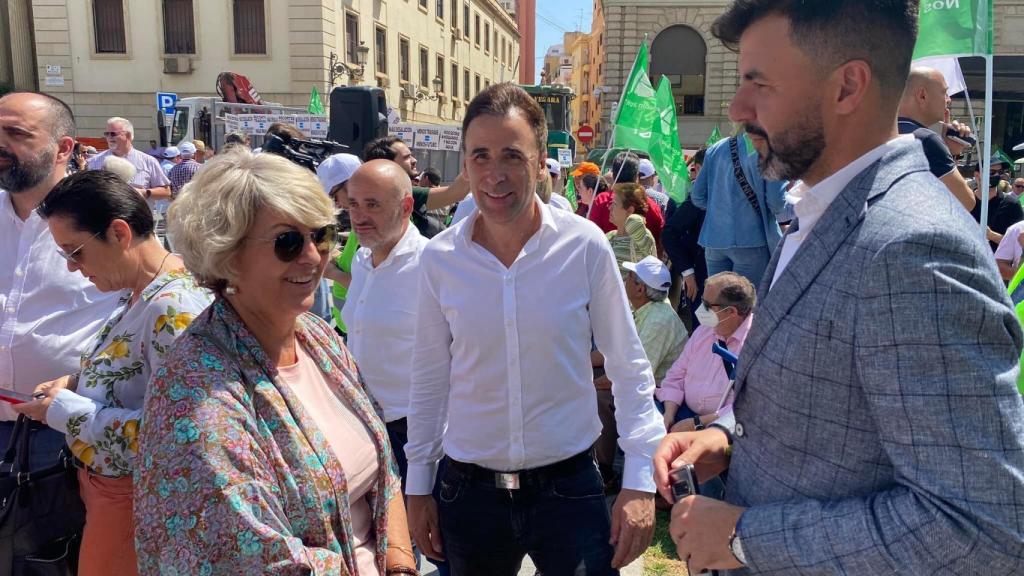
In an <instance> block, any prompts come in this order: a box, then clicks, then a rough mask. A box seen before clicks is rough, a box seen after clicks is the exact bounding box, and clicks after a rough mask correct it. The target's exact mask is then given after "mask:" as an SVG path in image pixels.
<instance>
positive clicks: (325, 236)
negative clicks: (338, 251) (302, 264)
mask: <svg viewBox="0 0 1024 576" xmlns="http://www.w3.org/2000/svg"><path fill="white" fill-rule="evenodd" d="M337 235H338V227H337V226H336V225H334V224H328V225H327V226H324V227H323V228H320V229H318V230H313V231H312V232H310V233H309V234H303V233H302V232H299V231H298V230H288V231H287V232H282V233H280V234H278V235H277V236H275V237H273V238H254V239H255V240H260V241H263V242H273V243H274V255H275V256H277V259H278V260H280V261H281V262H291V261H292V260H295V259H296V258H298V257H299V254H302V249H303V248H304V247H305V246H306V238H307V237H309V239H310V241H311V242H312V243H313V246H315V247H316V249H317V251H318V252H321V253H327V252H330V251H331V248H333V247H334V242H335V239H336V237H337Z"/></svg>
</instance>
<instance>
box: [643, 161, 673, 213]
mask: <svg viewBox="0 0 1024 576" xmlns="http://www.w3.org/2000/svg"><path fill="white" fill-rule="evenodd" d="M637 171H638V172H639V175H640V185H641V186H643V187H644V191H645V192H647V196H649V197H650V198H651V199H652V200H654V201H655V202H657V203H658V208H661V213H662V214H667V213H668V212H666V210H668V195H667V194H665V193H664V192H662V191H661V190H660V188H661V183H660V182H659V181H658V172H657V170H655V169H654V163H653V162H651V161H650V160H648V159H647V158H641V159H640V165H639V166H638V170H637Z"/></svg>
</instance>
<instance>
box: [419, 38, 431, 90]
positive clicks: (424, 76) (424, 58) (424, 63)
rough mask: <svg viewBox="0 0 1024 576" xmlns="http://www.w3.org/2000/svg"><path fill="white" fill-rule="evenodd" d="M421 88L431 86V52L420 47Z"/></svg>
mask: <svg viewBox="0 0 1024 576" xmlns="http://www.w3.org/2000/svg"><path fill="white" fill-rule="evenodd" d="M420 86H423V87H424V88H426V87H428V86H430V52H429V51H428V50H427V49H426V48H425V47H423V46H420Z"/></svg>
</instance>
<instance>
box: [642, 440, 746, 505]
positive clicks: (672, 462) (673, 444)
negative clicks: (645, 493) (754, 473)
mask: <svg viewBox="0 0 1024 576" xmlns="http://www.w3.org/2000/svg"><path fill="white" fill-rule="evenodd" d="M728 448H729V438H728V437H727V436H726V435H725V432H724V431H723V430H721V429H719V428H708V429H707V430H701V431H699V432H680V433H676V434H666V435H665V438H664V439H663V440H662V441H661V445H660V446H658V450H657V452H655V453H654V483H655V485H657V487H658V492H660V493H661V495H662V496H663V497H664V498H665V499H666V500H668V501H669V502H672V500H673V498H672V487H671V485H670V484H669V480H668V473H669V472H670V471H671V470H672V469H673V468H675V467H676V463H677V462H689V463H690V464H693V466H694V468H695V470H696V472H697V479H698V480H700V481H701V482H706V481H707V480H708V479H709V478H714V477H715V476H717V475H718V474H720V473H721V472H722V471H723V470H725V469H726V468H728V467H729V454H728Z"/></svg>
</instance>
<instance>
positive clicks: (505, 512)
mask: <svg viewBox="0 0 1024 576" xmlns="http://www.w3.org/2000/svg"><path fill="white" fill-rule="evenodd" d="M438 508H439V512H440V524H441V535H442V536H443V538H444V543H445V547H446V554H447V557H448V564H449V565H450V566H451V569H452V574H455V576H476V575H478V574H486V575H487V576H515V575H516V574H518V573H519V569H520V567H521V565H522V561H523V558H524V557H525V556H526V555H527V554H529V556H530V558H531V559H532V560H533V563H534V565H536V567H537V571H538V572H540V573H542V574H544V575H545V576H614V575H617V574H618V571H616V570H614V569H612V567H611V561H612V557H613V556H614V549H613V548H612V545H611V544H609V543H608V539H609V537H610V536H611V516H610V515H609V513H608V507H607V505H606V504H605V496H604V482H603V481H602V480H601V474H600V472H598V470H597V466H596V465H588V466H585V467H583V468H581V469H579V470H578V471H576V472H570V473H566V474H560V475H556V474H551V475H544V476H543V477H541V478H538V479H536V480H535V481H529V482H524V483H523V484H522V485H521V487H520V488H519V489H517V490H507V489H503V488H498V487H496V486H495V482H494V477H493V476H490V477H489V478H488V477H480V476H477V477H470V476H467V475H466V474H465V473H464V472H462V471H461V470H460V469H458V468H457V467H456V466H454V465H452V464H449V466H448V467H447V469H446V470H445V472H444V474H443V475H442V477H441V490H440V494H439V495H438Z"/></svg>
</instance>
